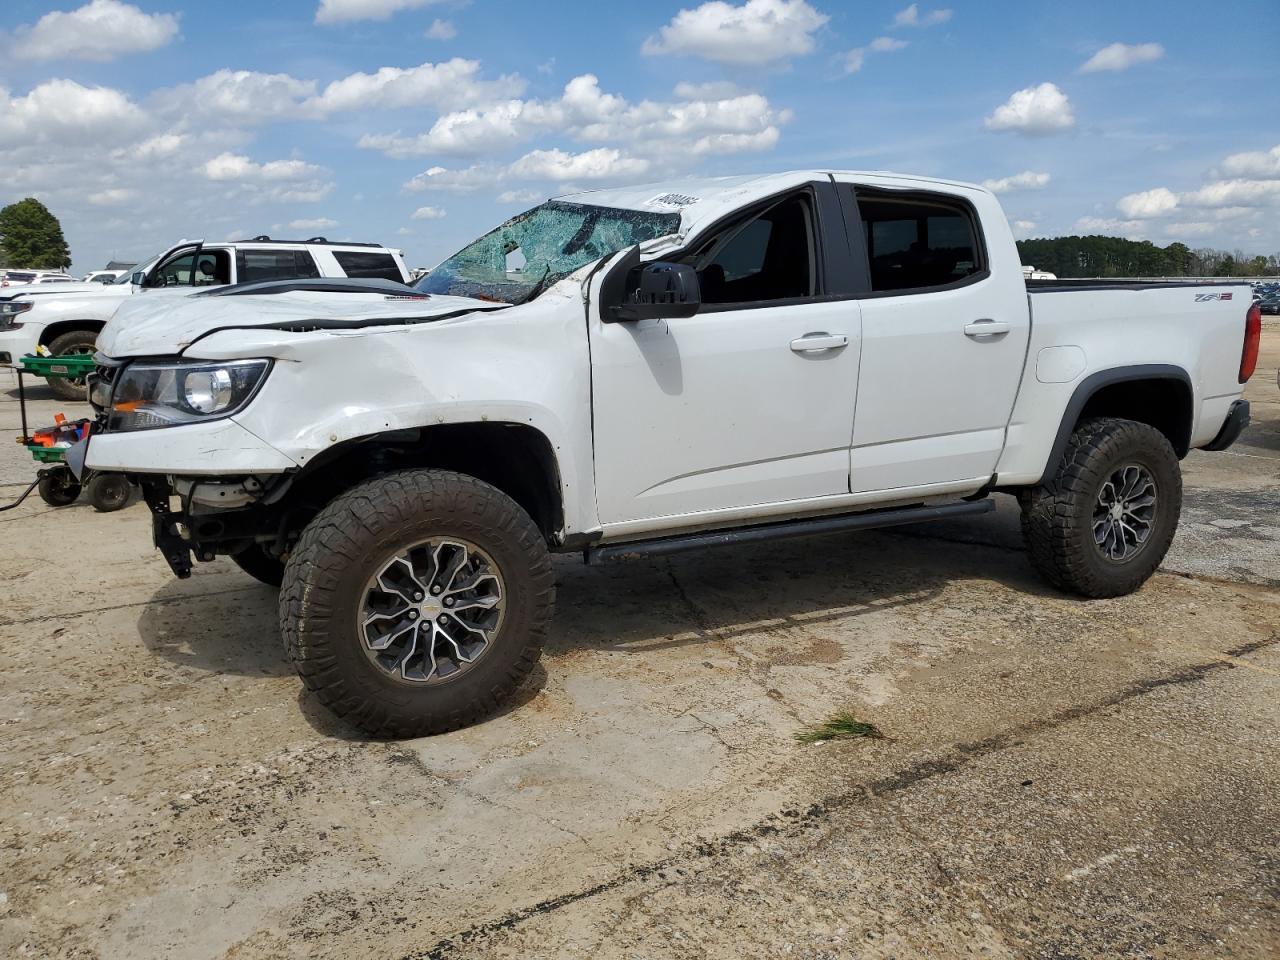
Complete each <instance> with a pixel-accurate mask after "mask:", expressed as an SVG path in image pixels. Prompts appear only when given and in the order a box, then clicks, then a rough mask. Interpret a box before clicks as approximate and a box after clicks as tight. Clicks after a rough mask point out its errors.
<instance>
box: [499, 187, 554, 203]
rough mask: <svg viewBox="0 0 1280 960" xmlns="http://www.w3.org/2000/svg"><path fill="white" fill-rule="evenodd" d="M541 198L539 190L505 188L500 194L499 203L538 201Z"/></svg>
mask: <svg viewBox="0 0 1280 960" xmlns="http://www.w3.org/2000/svg"><path fill="white" fill-rule="evenodd" d="M541 199H543V197H542V194H540V193H539V192H538V191H537V190H504V191H502V193H500V194H498V202H499V203H537V202H538V201H539V200H541Z"/></svg>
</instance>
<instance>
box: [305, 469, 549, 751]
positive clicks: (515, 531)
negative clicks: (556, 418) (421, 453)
mask: <svg viewBox="0 0 1280 960" xmlns="http://www.w3.org/2000/svg"><path fill="white" fill-rule="evenodd" d="M553 599H554V582H553V578H552V574H551V562H550V557H549V556H548V553H547V547H546V542H545V540H544V538H543V536H542V534H541V532H540V531H539V530H538V528H537V526H536V525H535V524H534V522H533V521H532V519H530V517H529V515H528V514H527V513H525V512H524V510H522V509H521V508H520V506H519V505H518V504H516V503H515V502H514V501H513V500H511V498H510V497H508V496H507V495H506V494H504V493H502V492H501V491H499V490H497V489H496V488H494V487H492V486H490V485H489V484H486V483H482V482H481V481H479V480H476V479H474V478H472V477H468V476H463V475H461V474H456V473H450V472H446V471H443V470H408V471H404V472H401V473H394V474H388V475H386V476H383V477H377V478H375V479H373V480H369V481H366V482H365V483H363V484H361V485H360V486H358V487H355V488H354V489H352V490H350V491H348V492H347V493H345V494H342V495H341V496H339V497H338V498H336V499H335V500H333V501H332V502H331V503H330V504H329V505H328V506H326V507H325V509H324V510H323V511H321V513H320V514H319V515H318V516H316V518H315V519H314V520H312V521H311V523H310V524H308V526H307V528H306V529H305V530H304V531H303V533H302V536H301V538H300V539H299V540H298V543H297V545H296V546H295V548H294V549H293V551H292V553H291V554H290V555H289V561H288V563H287V564H286V566H285V571H284V584H283V587H282V589H281V594H280V628H281V633H282V634H283V636H284V639H285V644H286V646H287V647H288V649H289V653H290V656H291V657H292V658H293V661H294V663H295V665H296V666H297V668H298V672H299V674H300V675H301V676H302V679H303V682H304V683H305V684H306V685H307V687H308V688H309V689H311V690H312V691H313V692H314V693H315V694H316V695H317V697H319V699H320V700H321V701H322V702H323V703H325V704H326V705H327V706H328V707H330V709H332V710H333V711H334V712H335V713H337V714H338V715H339V716H342V717H344V718H345V719H347V720H349V721H350V722H352V723H354V724H355V725H357V726H358V727H360V728H361V729H363V730H364V731H366V732H368V733H370V734H373V735H375V736H392V737H407V736H421V735H424V734H431V733H443V732H445V731H448V730H453V729H456V728H458V727H461V726H466V725H467V724H470V723H474V722H475V721H477V720H479V719H481V718H482V717H484V716H486V715H488V714H490V713H492V712H493V711H494V710H496V709H497V708H498V707H499V706H500V705H501V704H502V703H503V702H504V701H505V700H506V699H507V698H508V697H510V696H511V695H512V694H513V693H514V692H515V690H516V689H517V688H518V687H519V686H520V684H521V682H522V681H523V680H524V678H525V677H526V676H527V675H528V674H529V671H530V670H532V669H533V665H534V664H535V663H536V662H537V660H538V657H539V656H540V655H541V652H542V646H543V644H544V643H545V641H546V632H547V626H548V624H549V622H550V619H551V610H552V604H553Z"/></svg>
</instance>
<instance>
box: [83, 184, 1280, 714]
mask: <svg viewBox="0 0 1280 960" xmlns="http://www.w3.org/2000/svg"><path fill="white" fill-rule="evenodd" d="M358 286H359V284H358V282H355V283H349V284H344V285H341V286H340V287H335V288H334V289H330V290H325V289H322V288H323V287H324V283H323V282H310V283H298V282H290V281H282V282H278V283H266V284H256V285H252V286H249V287H241V288H225V289H221V290H211V291H207V292H202V293H197V294H194V295H192V296H189V297H184V298H182V299H180V300H160V299H155V300H150V299H148V298H146V297H140V298H135V299H134V300H133V301H132V302H131V303H130V304H129V306H128V308H127V312H128V316H127V317H126V311H125V310H122V311H121V312H120V313H119V314H117V315H116V317H115V319H113V320H112V321H111V322H110V323H108V325H107V327H106V328H105V329H104V330H103V332H102V334H101V335H100V336H99V339H98V346H99V351H100V354H99V364H100V366H99V372H98V374H97V375H96V376H95V378H93V379H92V381H91V390H90V397H91V400H92V402H93V404H94V406H95V408H96V410H97V411H98V421H97V425H96V427H95V430H94V432H93V433H92V434H91V435H90V437H89V439H88V441H87V448H81V449H79V450H77V451H74V453H75V456H72V455H69V457H68V459H69V460H72V461H73V462H74V461H75V460H76V459H77V457H78V458H80V459H82V460H83V461H84V462H85V463H87V465H88V466H89V467H90V468H93V469H97V470H112V471H124V472H126V473H128V474H130V475H131V476H132V477H133V478H134V479H135V480H137V481H138V482H139V483H140V484H141V485H142V487H143V490H144V494H145V497H146V501H147V503H148V505H149V507H150V509H151V511H152V513H153V525H154V527H153V529H154V537H155V542H156V545H157V547H158V548H159V549H160V550H161V552H162V553H163V555H164V556H165V558H166V560H167V561H168V562H169V564H170V566H171V567H172V568H173V570H174V572H175V573H176V574H177V575H178V576H180V577H185V576H188V575H189V573H190V571H191V567H192V563H193V559H194V560H200V561H206V560H211V559H213V558H214V557H215V556H216V555H219V554H223V555H229V556H231V557H232V558H233V559H234V560H235V562H236V563H238V564H239V565H240V566H241V567H242V568H244V569H245V570H246V571H247V572H249V573H250V574H252V575H253V576H256V577H258V578H259V579H261V580H263V581H266V582H269V583H276V584H279V583H281V582H283V587H282V590H281V593H280V606H279V611H280V628H281V632H282V634H283V636H284V639H285V642H286V645H287V647H288V649H289V652H290V654H291V656H292V658H293V660H294V662H295V664H296V666H297V668H298V671H299V673H300V674H301V676H302V678H303V680H304V682H305V683H306V685H307V686H308V687H309V688H310V689H311V690H313V691H314V692H315V693H316V695H317V696H318V697H319V698H320V700H321V701H323V702H324V703H325V704H327V705H328V706H330V707H331V708H332V709H333V710H334V711H335V712H336V713H338V714H340V715H342V716H345V717H347V718H348V719H349V720H350V721H351V722H353V723H355V724H357V725H359V726H360V727H362V728H363V729H365V730H366V731H368V732H370V733H372V734H375V735H383V736H409V735H419V734H424V733H432V732H440V731H444V730H449V729H452V728H455V727H458V726H460V725H463V724H466V723H470V722H472V721H474V720H476V719H478V718H480V717H482V716H484V715H486V714H487V713H489V712H491V711H492V710H494V709H495V708H496V707H497V706H498V705H499V704H500V703H501V702H502V701H503V700H505V699H506V698H507V697H509V696H510V695H511V694H512V692H513V691H514V690H515V689H516V688H517V687H518V686H519V684H520V683H521V681H522V680H523V679H524V677H525V676H526V675H527V674H528V672H529V670H530V669H531V668H532V667H533V664H534V663H535V662H536V660H537V658H538V656H539V654H540V651H541V649H542V646H543V642H544V640H545V638H546V634H547V627H548V623H549V621H550V618H551V611H552V600H553V591H554V583H553V577H552V568H551V564H550V560H549V554H550V553H552V552H560V553H565V552H577V553H581V554H582V555H583V557H584V558H585V559H586V560H587V561H588V562H591V563H603V562H607V561H611V560H619V559H627V558H632V557H642V556H652V555H659V554H663V553H669V552H673V551H680V550H689V549H693V548H698V547H704V546H714V545H717V544H724V543H741V542H766V541H770V540H773V539H777V538H782V537H795V536H801V535H813V534H829V533H834V532H838V531H846V530H855V529H861V528H870V527H879V526H887V525H893V524H901V523H913V522H918V521H922V520H930V519H935V518H942V517H954V516H960V515H967V514H977V513H983V512H986V511H988V510H990V509H992V507H993V505H994V504H993V501H992V499H991V497H992V495H993V494H996V493H1003V494H1011V495H1014V496H1016V497H1017V498H1018V499H1019V501H1020V502H1021V505H1022V517H1023V521H1022V523H1023V532H1024V535H1025V539H1026V543H1027V547H1028V553H1029V556H1030V559H1031V562H1032V564H1033V565H1034V566H1035V568H1036V569H1037V570H1038V571H1040V573H1041V574H1043V575H1044V576H1045V577H1046V578H1047V579H1048V580H1049V581H1050V582H1051V583H1052V584H1054V585H1055V586H1057V587H1059V588H1061V589H1063V590H1065V591H1070V592H1073V593H1076V594H1078V595H1081V596H1085V597H1109V596H1116V595H1119V594H1123V593H1127V592H1129V591H1132V590H1135V589H1137V588H1138V587H1139V586H1140V585H1141V584H1142V583H1143V582H1144V581H1145V580H1146V579H1147V578H1148V577H1149V576H1150V575H1151V574H1152V572H1153V571H1154V570H1155V569H1156V567H1157V565H1158V564H1159V563H1160V561H1161V559H1162V558H1163V556H1164V554H1165V551H1166V550H1167V549H1168V547H1169V544H1170V542H1171V540H1172V538H1173V535H1174V530H1175V528H1176V526H1177V523H1178V516H1179V511H1180V507H1181V495H1182V487H1181V477H1180V470H1179V463H1178V461H1179V459H1180V458H1182V457H1184V456H1185V455H1186V454H1187V453H1188V451H1190V450H1192V449H1196V448H1202V449H1208V450H1219V449H1223V448H1225V447H1227V446H1229V445H1230V444H1231V443H1232V442H1233V441H1234V440H1235V439H1236V437H1237V436H1238V435H1239V433H1240V431H1241V430H1242V429H1244V427H1245V425H1246V424H1247V423H1248V419H1249V405H1248V403H1247V402H1246V401H1245V400H1244V399H1243V397H1242V394H1243V390H1244V386H1243V384H1244V383H1245V381H1246V380H1247V379H1248V378H1249V376H1250V375H1251V374H1252V372H1253V368H1254V365H1255V364H1256V360H1257V352H1258V339H1259V333H1260V326H1261V320H1260V314H1259V311H1258V308H1257V307H1256V305H1251V303H1250V296H1249V288H1248V286H1247V285H1246V284H1241V283H1203V284H1188V283H1127V282H1072V281H1063V282H1054V281H1035V280H1024V279H1023V276H1022V269H1021V264H1020V263H1019V258H1018V252H1017V249H1016V247H1015V245H1014V241H1013V237H1012V235H1011V233H1010V230H1009V226H1008V224H1007V222H1006V220H1005V217H1004V214H1003V212H1002V211H1001V209H1000V205H999V203H998V202H997V201H996V198H995V197H994V196H993V195H992V194H991V193H990V192H989V191H987V190H985V189H983V188H981V187H977V186H973V185H970V184H964V183H955V182H951V181H945V180H934V179H926V178H919V177H909V176H897V175H889V174H883V173H846V172H839V171H805V172H798V173H785V174H773V175H768V176H758V177H736V178H719V179H710V180H688V181H679V182H673V183H663V184H652V185H648V186H641V187H629V188H620V189H610V190H602V191H598V192H593V193H585V194H579V195H575V196H569V197H565V198H562V199H559V200H553V201H549V202H547V203H545V204H542V205H540V206H538V207H535V208H533V209H532V210H530V211H528V212H526V213H524V214H522V215H520V216H518V217H516V218H514V219H512V220H510V221H508V222H507V223H505V224H503V225H502V226H500V227H498V228H496V229H495V230H493V231H491V232H490V233H487V234H485V235H484V236H483V237H481V238H480V239H478V240H476V241H475V242H474V243H472V244H470V245H469V246H467V247H465V248H463V249H462V250H461V251H459V252H458V253H457V254H455V255H454V256H453V257H450V258H449V259H448V260H446V261H444V263H442V264H440V265H439V266H438V267H436V268H435V269H433V270H432V271H431V273H430V274H428V275H427V276H426V277H424V278H422V279H421V280H420V281H419V282H418V284H417V285H416V290H417V291H418V292H417V294H416V295H414V296H410V297H407V298H406V297H405V296H396V295H393V294H389V293H388V292H387V291H386V290H384V289H376V290H375V289H370V290H367V291H363V292H362V291H360V290H359V289H358Z"/></svg>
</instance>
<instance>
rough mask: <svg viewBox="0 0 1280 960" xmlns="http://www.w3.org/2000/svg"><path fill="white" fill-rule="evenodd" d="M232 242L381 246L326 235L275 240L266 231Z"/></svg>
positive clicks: (379, 245)
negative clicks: (303, 238) (329, 238)
mask: <svg viewBox="0 0 1280 960" xmlns="http://www.w3.org/2000/svg"><path fill="white" fill-rule="evenodd" d="M231 242H232V243H314V244H324V245H325V246H327V247H381V246H382V244H380V243H357V242H356V241H354V240H328V239H326V238H324V237H311V238H310V239H309V240H274V239H272V238H271V237H268V236H267V235H266V234H265V233H264V234H261V235H260V236H257V237H250V238H249V239H248V240H233V241H231Z"/></svg>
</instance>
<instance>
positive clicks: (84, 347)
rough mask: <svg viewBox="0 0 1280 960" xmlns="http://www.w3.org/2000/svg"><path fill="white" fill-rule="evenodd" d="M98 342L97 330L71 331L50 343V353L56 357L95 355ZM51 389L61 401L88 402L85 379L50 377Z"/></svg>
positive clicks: (87, 389)
mask: <svg viewBox="0 0 1280 960" xmlns="http://www.w3.org/2000/svg"><path fill="white" fill-rule="evenodd" d="M97 342H98V333H97V331H95V330H69V331H67V332H66V333H64V334H62V336H60V337H54V338H53V340H52V341H50V343H49V353H51V354H52V355H53V356H55V357H61V356H62V355H63V354H67V353H73V354H84V353H93V349H94V344H96V343H97ZM48 379H49V389H50V390H52V391H53V393H54V396H56V397H58V398H59V399H60V400H88V399H89V388H88V387H87V386H86V385H85V382H84V378H83V377H82V378H80V379H76V380H68V379H66V378H65V377H49V378H48Z"/></svg>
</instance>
